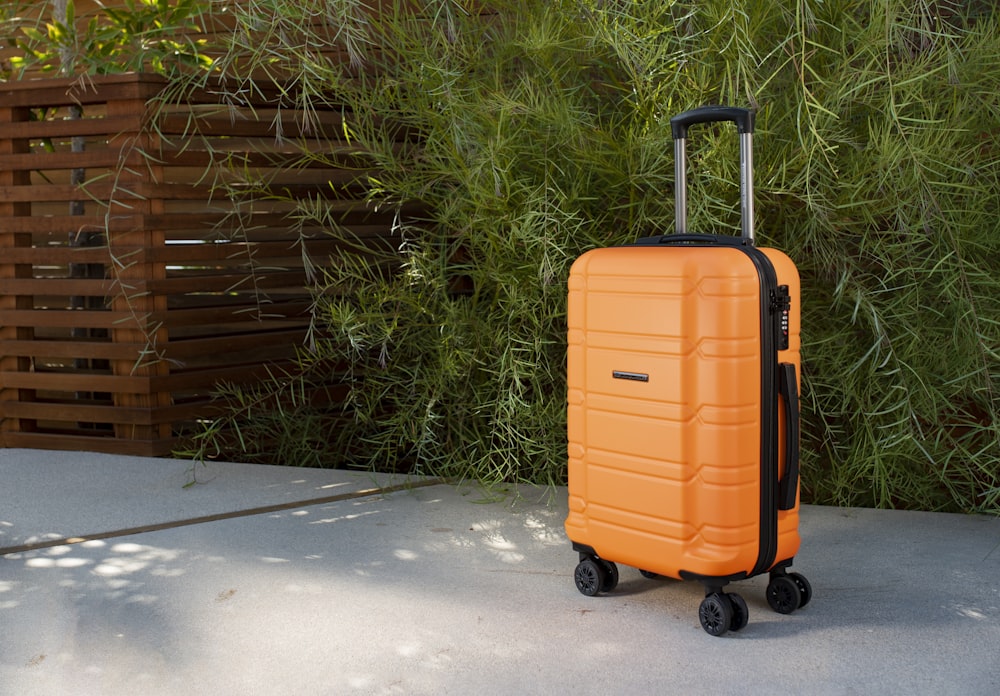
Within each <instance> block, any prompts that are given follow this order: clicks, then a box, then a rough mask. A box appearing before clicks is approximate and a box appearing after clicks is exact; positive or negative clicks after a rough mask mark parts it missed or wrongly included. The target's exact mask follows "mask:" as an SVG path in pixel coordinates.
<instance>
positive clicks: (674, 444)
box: [566, 247, 761, 577]
mask: <svg viewBox="0 0 1000 696" xmlns="http://www.w3.org/2000/svg"><path fill="white" fill-rule="evenodd" d="M569 291H570V294H569V352H568V380H569V382H568V388H569V392H568V401H569V409H568V421H569V457H570V461H569V467H570V470H569V487H570V515H569V518H568V519H567V523H566V528H567V533H568V534H569V536H570V538H571V539H572V540H573V541H576V542H578V543H582V544H586V545H588V546H591V547H593V548H594V549H595V550H596V551H597V552H598V554H600V555H602V556H604V557H606V558H608V559H609V560H616V561H619V562H622V563H626V564H629V565H633V566H637V567H640V568H643V569H645V570H650V571H653V572H657V573H661V574H664V575H671V576H674V577H676V576H677V575H678V573H679V572H680V571H681V570H685V571H689V572H693V573H698V574H702V575H713V576H715V575H718V576H723V575H732V574H736V573H740V572H749V571H750V570H751V569H752V568H753V566H754V564H755V562H756V560H757V555H758V543H759V535H760V481H759V479H760V451H761V439H760V437H761V436H760V432H761V422H760V398H761V386H760V381H761V367H760V366H761V355H760V339H759V334H760V280H759V277H758V275H757V272H756V269H755V268H754V266H753V263H752V262H751V261H750V260H749V258H748V257H747V256H746V255H745V254H743V253H742V252H741V251H739V250H738V249H720V248H704V247H673V248H648V247H616V248H610V249H598V250H594V251H591V252H588V253H587V254H584V255H583V256H582V257H580V259H578V261H577V262H576V264H575V265H574V267H573V270H572V272H571V277H570V284H569Z"/></svg>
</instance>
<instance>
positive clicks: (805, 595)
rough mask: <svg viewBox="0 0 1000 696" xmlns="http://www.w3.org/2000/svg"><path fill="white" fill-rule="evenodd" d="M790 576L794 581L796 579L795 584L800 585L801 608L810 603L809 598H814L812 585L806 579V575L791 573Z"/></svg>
mask: <svg viewBox="0 0 1000 696" xmlns="http://www.w3.org/2000/svg"><path fill="white" fill-rule="evenodd" d="M788 577H790V578H791V579H792V580H793V581H795V584H796V585H798V588H799V596H800V599H799V609H801V608H802V607H804V606H805V605H807V604H809V600H810V599H812V596H813V590H812V585H810V584H809V581H808V580H806V577H805V576H804V575H802V574H800V573H789V574H788Z"/></svg>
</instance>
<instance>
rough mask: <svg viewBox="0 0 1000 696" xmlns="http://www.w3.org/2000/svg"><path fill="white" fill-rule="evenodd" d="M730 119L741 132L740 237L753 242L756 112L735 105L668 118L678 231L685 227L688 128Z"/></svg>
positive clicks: (699, 110) (685, 228)
mask: <svg viewBox="0 0 1000 696" xmlns="http://www.w3.org/2000/svg"><path fill="white" fill-rule="evenodd" d="M718 121H732V122H734V123H735V124H736V127H737V129H738V130H739V134H740V214H741V227H742V237H743V239H744V241H745V242H746V243H748V244H753V242H754V224H753V223H754V220H753V217H754V215H753V130H754V122H755V114H754V112H753V111H751V110H750V109H742V108H739V107H735V106H703V107H700V108H697V109H692V110H690V111H685V112H684V113H682V114H677V115H676V116H674V117H673V118H671V119H670V130H671V132H672V133H673V136H674V201H675V203H676V205H675V208H676V214H677V230H676V231H677V233H678V234H686V233H687V231H688V229H687V131H688V127H689V126H692V125H694V124H696V123H715V122H718Z"/></svg>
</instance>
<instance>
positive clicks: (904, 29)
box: [195, 0, 1000, 511]
mask: <svg viewBox="0 0 1000 696" xmlns="http://www.w3.org/2000/svg"><path fill="white" fill-rule="evenodd" d="M418 4H420V5H421V6H423V7H425V12H423V13H422V14H421V16H420V17H419V18H417V17H415V16H414V15H413V14H412V13H406V12H402V11H399V12H388V13H387V14H386V15H385V16H383V17H381V18H380V19H379V20H372V19H371V17H370V16H369V15H368V14H366V13H365V12H362V11H361V10H362V6H363V3H361V2H357V1H355V2H348V1H346V0H343V1H341V2H323V1H322V0H294V1H293V0H261V1H260V2H258V3H256V4H255V5H254V6H253V8H254V12H255V13H257V14H255V15H254V16H253V17H249V16H246V15H239V12H240V10H239V9H237V15H238V16H239V18H240V19H241V21H242V22H243V24H242V26H245V27H246V28H247V31H246V32H245V33H241V32H237V34H236V35H235V41H234V44H233V46H232V47H231V50H230V53H229V55H228V56H227V57H225V58H223V59H221V60H220V61H219V62H218V66H219V67H220V69H222V70H224V71H225V70H234V69H240V70H243V71H244V72H246V71H247V69H248V67H253V68H254V69H255V70H257V71H258V72H259V71H273V72H281V71H283V70H287V71H290V72H291V73H292V74H293V75H295V76H297V81H298V87H299V88H301V89H302V91H303V93H304V94H305V101H306V102H307V103H308V101H309V100H332V101H333V102H334V103H343V104H346V105H347V107H348V109H347V110H346V111H345V113H347V114H348V115H349V116H350V118H349V120H348V124H347V128H348V129H349V132H350V134H351V136H352V138H353V139H354V140H355V142H356V143H357V144H358V145H359V148H361V147H363V148H364V149H365V150H366V151H367V152H368V153H369V154H370V156H371V157H372V158H373V159H374V161H375V162H376V163H377V164H378V167H379V169H380V171H381V174H380V175H379V176H373V177H371V178H370V179H369V180H367V181H366V182H365V183H366V186H367V187H368V191H369V194H370V198H371V200H372V202H373V203H377V204H378V205H380V206H382V207H392V206H395V207H397V208H398V209H399V210H400V214H399V217H398V225H397V229H396V233H397V234H398V242H399V254H398V255H394V256H393V257H391V258H388V259H386V261H387V262H390V263H395V264H396V266H397V272H395V273H391V274H386V273H383V272H381V271H379V270H378V268H381V266H378V267H376V266H373V265H372V264H371V263H369V262H367V261H363V260H362V259H360V258H358V259H352V258H350V257H347V256H345V257H340V258H336V259H331V260H330V263H329V264H328V265H327V266H326V267H325V268H324V269H323V273H322V281H321V282H319V283H318V285H317V288H316V293H317V294H316V296H317V302H316V311H315V317H314V318H315V323H316V332H315V335H314V338H315V340H314V342H313V343H312V345H311V346H310V347H309V348H308V349H304V350H303V353H302V355H303V357H302V361H301V365H300V370H299V371H298V372H297V373H295V374H292V375H286V376H285V377H283V378H282V379H277V380H275V381H274V382H273V383H272V384H270V385H268V386H267V387H265V388H264V389H262V390H259V391H257V392H254V393H250V394H248V393H247V392H246V391H245V390H239V389H233V390H230V391H229V393H228V396H229V398H230V399H233V403H234V404H235V405H234V407H233V409H232V411H231V414H230V416H229V417H228V418H226V419H223V420H220V421H219V422H217V423H215V424H213V425H212V426H211V427H210V429H209V430H207V431H206V433H204V434H202V436H200V438H199V439H198V441H197V442H196V443H195V450H196V452H197V453H199V454H201V455H205V454H207V453H211V452H213V448H219V447H220V446H221V443H223V442H225V438H223V437H222V436H221V435H220V433H222V432H223V431H224V430H225V428H226V427H233V426H235V427H236V428H237V432H238V433H239V435H240V442H242V443H243V445H244V449H243V451H242V453H240V452H237V453H234V454H229V455H228V456H232V457H240V456H241V454H242V456H251V455H254V456H261V457H265V458H266V457H270V458H271V459H270V460H272V461H273V460H274V458H275V457H278V458H280V457H282V453H294V454H293V455H292V457H294V459H289V458H285V459H284V461H285V462H286V463H297V462H298V461H304V462H305V463H323V464H329V465H337V466H341V465H348V466H362V467H370V468H374V469H392V470H406V471H414V472H423V473H434V474H442V475H453V476H462V477H468V478H477V479H481V480H485V481H488V482H489V481H492V482H496V481H512V480H528V481H534V482H540V483H560V482H562V481H563V480H564V476H565V417H564V402H565V375H564V370H565V343H564V333H565V320H564V312H565V281H566V277H567V274H568V268H569V265H570V264H571V263H572V261H573V259H574V258H575V257H576V256H577V255H579V254H580V253H582V252H583V251H585V250H586V249H589V248H593V247H595V246H600V245H609V244H620V243H627V242H629V241H631V240H632V239H634V238H635V237H637V236H639V235H647V234H651V233H660V232H666V231H670V230H671V229H672V225H673V214H674V213H673V198H672V195H673V192H672V179H673V156H672V142H671V137H670V130H669V124H668V119H669V117H670V116H671V115H673V114H674V113H677V112H679V111H682V110H684V109H687V108H690V107H693V106H697V105H701V104H706V103H730V104H736V105H750V106H753V107H755V108H756V109H758V112H759V115H758V130H757V138H756V143H757V148H756V153H755V154H756V177H757V210H758V220H757V229H758V237H759V240H760V243H762V244H766V245H773V246H777V247H780V248H782V249H784V250H786V251H787V252H788V253H789V254H790V255H791V256H792V258H794V259H796V261H797V262H798V264H799V266H800V270H801V273H802V276H803V283H804V285H803V295H804V296H803V300H802V301H803V331H804V337H803V338H804V349H803V356H804V364H803V380H804V385H803V417H804V426H803V433H804V435H803V438H804V439H803V446H804V461H803V466H804V486H805V489H804V490H805V497H806V499H808V500H812V501H814V502H821V503H837V504H858V505H877V506H899V507H917V508H924V509H949V510H993V511H996V510H998V509H1000V474H998V467H1000V423H998V415H997V414H998V412H1000V393H998V392H1000V370H998V366H1000V362H998V357H1000V356H998V346H1000V305H998V303H997V301H996V298H997V297H998V295H1000V260H998V259H1000V254H998V252H1000V224H998V210H997V201H998V200H1000V166H998V165H1000V162H998V154H1000V150H998V147H997V146H998V138H1000V128H998V124H1000V93H998V90H996V85H997V84H1000V31H998V28H997V23H996V21H995V20H996V18H995V17H994V16H993V15H992V14H990V13H989V11H988V10H984V9H981V7H980V6H979V5H978V4H970V3H966V4H965V5H960V4H959V3H951V2H944V1H941V2H930V3H917V4H914V3H912V2H910V0H871V1H866V2H862V1H860V0H826V1H825V2H811V1H808V0H807V1H805V2H802V1H797V2H790V1H789V0H781V1H779V2H759V3H752V4H745V3H733V2H731V0H728V1H725V2H724V1H721V0H699V1H698V2H694V1H690V2H681V1H680V0H676V1H673V2H671V1H661V2H622V1H617V2H616V1H613V0H608V1H604V2H600V1H598V0H590V1H584V0H579V1H570V0H563V1H553V0H536V1H534V2H510V3H493V4H492V5H491V7H494V8H496V9H497V10H498V14H496V15H488V16H483V17H480V16H477V15H475V14H473V13H469V12H467V11H466V10H467V9H468V8H467V7H465V5H466V3H460V2H447V1H444V0H438V1H437V2H425V3H418ZM984 7H985V6H984ZM261 12H264V13H265V15H264V16H262V15H261V14H260V13H261ZM266 13H270V14H266ZM305 16H313V17H321V16H326V17H331V18H332V19H331V21H332V27H333V30H332V31H328V32H327V34H326V35H325V37H321V36H319V35H317V36H313V37H309V36H306V35H304V34H303V31H304V30H302V29H301V27H302V26H303V25H304V23H303V22H302V18H303V17H305ZM262 27H266V30H262ZM251 29H252V30H254V31H255V32H256V33H251V31H250V30H251ZM293 29H295V31H293ZM330 36H333V37H334V39H333V40H334V41H337V42H340V43H341V44H342V45H343V47H344V49H345V50H346V52H347V54H348V55H349V56H350V57H351V59H352V60H353V62H354V64H355V66H356V67H358V68H363V69H362V70H361V71H360V74H361V75H362V77H350V76H348V73H349V72H351V71H345V70H344V69H343V66H342V65H338V64H336V63H335V62H334V61H332V60H330V59H329V58H327V57H324V56H325V55H326V54H324V53H322V52H320V51H317V50H316V46H318V45H322V42H323V41H330ZM351 74H354V73H351ZM692 137H693V138H695V141H694V142H693V143H692V147H693V149H692V152H691V156H692V160H693V166H692V182H691V187H692V190H691V193H690V200H691V211H690V223H691V227H692V228H693V229H696V230H733V231H734V232H735V230H736V229H737V228H738V220H737V217H736V216H737V214H738V211H737V209H736V205H735V202H736V196H737V184H736V181H737V175H736V167H737V163H736V154H735V145H734V142H735V139H734V138H733V137H732V135H731V134H730V133H729V132H728V130H726V129H711V128H704V129H698V131H697V133H696V132H694V131H693V132H692ZM317 156H320V155H317ZM414 202H418V203H420V204H422V206H423V208H424V209H425V210H427V211H429V212H428V213H427V214H426V215H425V216H413V215H407V214H404V213H403V208H402V206H403V204H404V203H410V204H412V203H414ZM303 214H311V215H318V216H319V217H320V219H323V216H325V215H328V213H324V212H323V211H316V210H312V211H303ZM328 227H329V229H330V231H331V234H338V232H337V226H336V224H335V223H334V222H331V223H330V224H329V225H328ZM345 288H349V289H351V290H350V292H345V291H344V289H345ZM330 365H338V366H342V367H343V380H344V382H345V383H346V384H347V386H348V397H347V401H346V409H345V410H344V412H343V414H341V413H339V412H334V413H329V412H323V411H322V410H317V409H314V408H310V407H309V406H308V400H307V399H304V398H297V399H291V400H286V401H285V402H284V405H283V406H281V409H287V410H284V411H282V414H283V415H282V417H281V418H280V419H279V420H280V421H281V423H277V422H276V421H275V419H274V411H273V410H272V411H270V412H268V413H267V414H266V415H265V417H264V418H262V419H258V418H255V417H248V414H250V415H254V414H256V413H259V412H261V411H260V410H259V409H257V408H256V407H255V408H253V409H247V408H246V407H245V405H246V403H253V404H258V403H263V402H269V403H273V399H272V397H273V396H274V395H275V394H280V393H281V392H282V391H283V390H289V391H290V393H293V394H298V393H300V392H302V393H304V391H303V390H304V385H307V384H311V383H313V382H315V383H322V382H323V381H324V379H327V378H329V376H330V368H329V366H330ZM279 401H280V399H279ZM241 403H242V404H243V406H241V405H240V404H241ZM265 411H266V409H265ZM287 422H292V423H295V424H296V427H294V428H288V427H287V425H286V424H287ZM224 426H225V427H224ZM304 429H308V431H309V432H305V431H304ZM324 430H325V431H326V435H325V437H324ZM281 433H285V435H282V434H281ZM254 442H257V443H267V447H266V448H262V449H261V450H260V451H258V452H256V453H255V452H253V451H252V449H253V443H254ZM303 443H309V444H308V447H306V448H305V449H307V450H309V451H310V452H311V454H309V455H308V458H306V459H304V460H303V456H304V455H303V454H302V452H303V449H304V448H303ZM314 443H316V444H315V446H314ZM324 445H325V446H324Z"/></svg>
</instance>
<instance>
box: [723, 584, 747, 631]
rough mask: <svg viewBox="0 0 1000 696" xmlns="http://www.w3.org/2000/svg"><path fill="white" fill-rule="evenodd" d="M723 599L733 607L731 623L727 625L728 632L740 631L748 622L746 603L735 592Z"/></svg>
mask: <svg viewBox="0 0 1000 696" xmlns="http://www.w3.org/2000/svg"><path fill="white" fill-rule="evenodd" d="M725 597H726V598H727V599H728V600H729V603H730V604H732V605H733V622H732V623H731V624H729V630H730V631H742V630H743V629H744V628H746V627H747V623H748V622H749V621H750V611H749V610H748V609H747V603H746V601H745V600H744V599H743V598H742V597H741V596H739V595H738V594H736V593H735V592H730V593H728V594H726V595H725Z"/></svg>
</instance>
